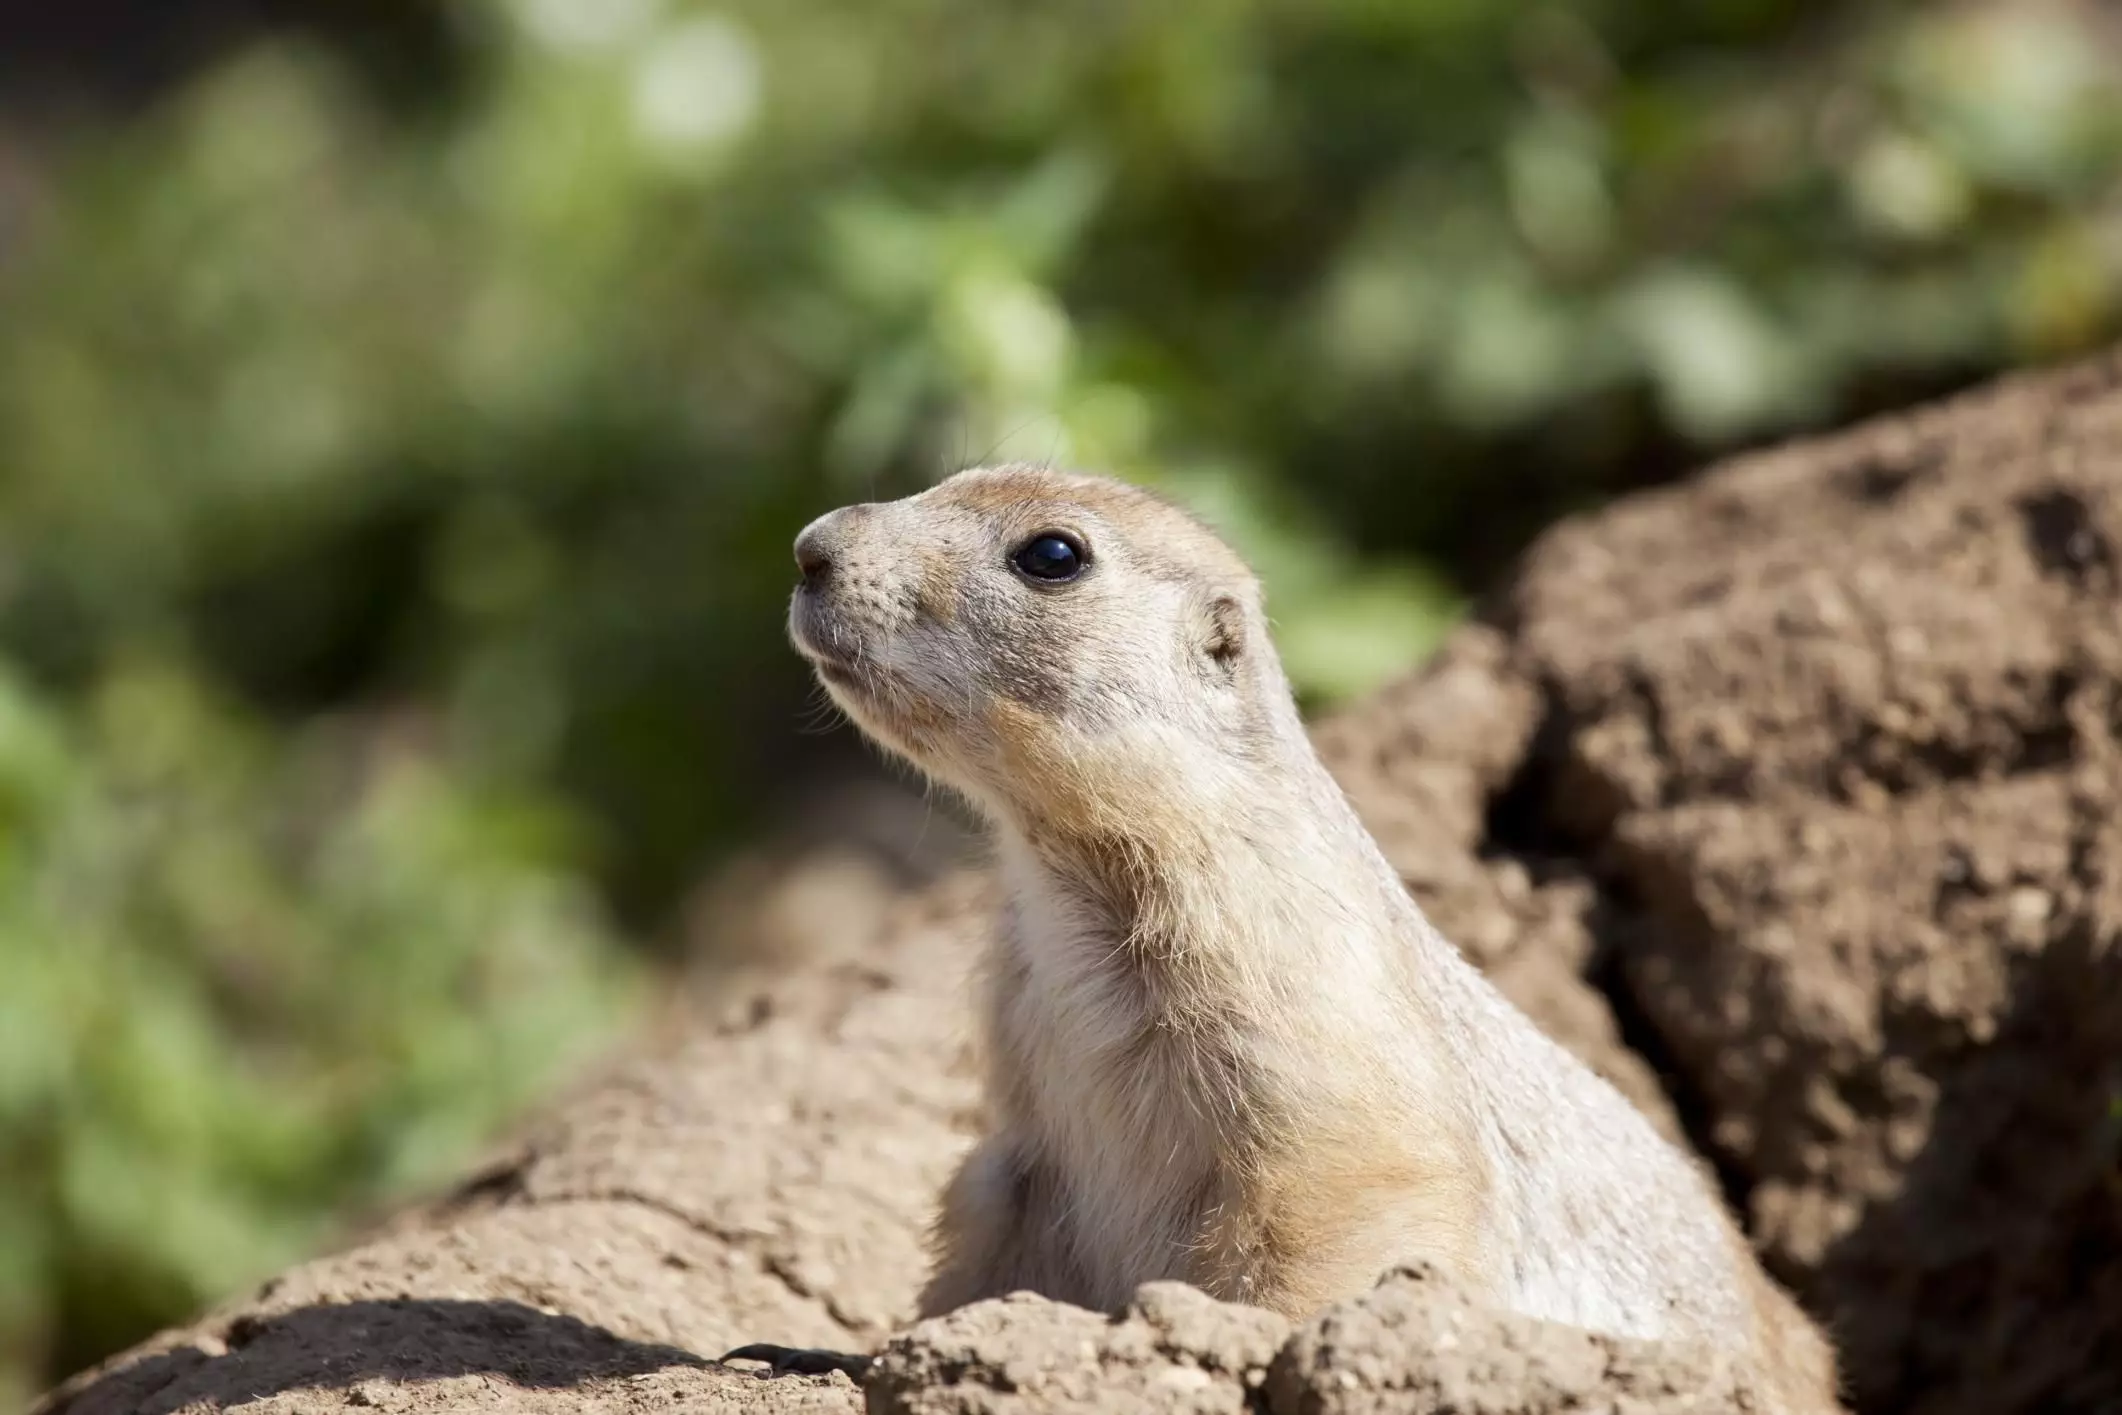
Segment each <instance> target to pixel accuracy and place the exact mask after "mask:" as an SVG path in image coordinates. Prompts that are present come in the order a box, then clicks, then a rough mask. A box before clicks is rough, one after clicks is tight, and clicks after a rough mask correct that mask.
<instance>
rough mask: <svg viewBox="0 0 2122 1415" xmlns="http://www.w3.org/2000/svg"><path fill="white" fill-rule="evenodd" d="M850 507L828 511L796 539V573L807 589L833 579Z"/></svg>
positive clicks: (804, 529)
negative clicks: (834, 564)
mask: <svg viewBox="0 0 2122 1415" xmlns="http://www.w3.org/2000/svg"><path fill="white" fill-rule="evenodd" d="M852 509H853V508H851V507H842V508H841V509H840V510H838V511H828V512H826V513H825V514H824V515H823V516H820V517H819V518H818V519H817V520H815V521H813V522H811V523H810V524H809V525H807V526H805V527H804V528H803V531H802V533H801V534H799V535H798V536H797V537H796V569H797V571H798V572H799V573H800V574H801V575H802V576H803V583H804V584H806V585H822V584H824V583H825V581H826V580H827V579H828V578H829V577H830V576H831V575H832V572H833V561H834V560H835V559H836V558H837V557H838V554H839V551H840V542H841V540H842V538H843V534H842V530H841V527H842V526H843V524H844V521H843V518H844V517H845V516H846V515H847V512H848V511H849V510H852Z"/></svg>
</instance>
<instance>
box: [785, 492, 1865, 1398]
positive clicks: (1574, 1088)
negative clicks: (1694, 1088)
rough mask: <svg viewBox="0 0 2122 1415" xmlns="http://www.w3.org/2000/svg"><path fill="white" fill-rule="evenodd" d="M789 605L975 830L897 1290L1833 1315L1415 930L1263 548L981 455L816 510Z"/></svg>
mask: <svg viewBox="0 0 2122 1415" xmlns="http://www.w3.org/2000/svg"><path fill="white" fill-rule="evenodd" d="M796 559H797V562H798V566H799V568H800V569H801V571H802V574H803V583H802V584H801V586H800V587H799V588H798V589H797V591H796V594H795V597H794V601H793V603H792V604H791V607H790V614H789V630H790V635H791V637H792V639H793V640H794V642H795V644H796V646H797V648H798V649H799V650H800V651H801V652H802V653H803V655H804V656H805V657H806V658H807V659H809V661H810V662H811V664H812V666H813V667H814V669H815V671H816V673H817V675H818V677H819V679H820V681H821V682H822V683H823V684H824V686H825V688H826V690H827V691H828V692H829V693H830V694H831V696H832V698H833V699H834V701H835V702H836V703H838V704H839V706H840V707H841V708H842V709H844V710H845V711H846V712H847V714H848V715H849V716H850V717H851V718H853V719H854V721H855V722H856V723H857V724H858V725H859V726H860V727H861V728H862V730H863V731H864V732H865V733H866V734H867V735H869V736H870V737H871V738H873V739H875V740H876V741H877V742H878V743H879V744H881V745H882V746H883V747H885V748H887V749H888V750H890V751H892V752H895V753H897V754H899V755H901V756H903V757H905V758H906V759H907V760H909V761H910V762H912V763H913V764H914V765H915V766H917V767H918V768H919V769H920V770H921V771H923V772H924V773H926V774H927V775H928V776H929V777H931V778H932V779H934V780H935V781H937V782H938V783H940V784H942V785H944V786H946V787H949V788H951V789H954V790H956V791H957V792H959V793H961V794H962V795H963V796H964V797H966V798H967V799H968V800H969V801H970V802H971V803H972V804H973V806H974V807H975V808H976V809H977V810H978V811H979V813H980V814H981V815H982V816H983V817H985V819H986V820H987V822H988V823H989V824H990V825H991V826H992V828H993V832H994V836H995V844H996V849H997V853H998V856H999V864H1000V869H1001V873H1002V877H1003V880H1004V883H1005V886H1006V891H1007V904H1006V906H1005V908H1004V911H1003V915H1002V918H1001V921H1000V927H999V929H998V931H997V933H996V936H995V938H994V941H993V943H992V946H991V949H990V955H989V957H988V960H987V977H986V984H985V985H986V992H987V995H986V1011H985V1022H986V1027H987V1032H988V1036H987V1042H988V1054H989V1061H988V1068H989V1069H988V1073H987V1077H986V1082H987V1100H988V1107H989V1111H990V1114H989V1121H988V1129H987V1132H986V1134H985V1135H984V1137H983V1138H982V1139H981V1141H980V1142H979V1144H978V1145H977V1146H976V1148H975V1149H974V1150H973V1152H972V1153H971V1154H970V1155H969V1156H968V1157H967V1158H966V1160H965V1161H964V1163H963V1165H962V1167H961V1168H960V1170H959V1171H958V1173H957V1174H956V1176H955V1177H954V1178H953V1179H952V1181H951V1183H950V1185H949V1187H948V1189H947V1191H946V1193H945V1195H944V1198H943V1201H942V1204H941V1211H940V1215H939V1217H938V1219H937V1222H936V1226H935V1230H934V1236H933V1250H934V1265H935V1266H934V1272H933V1275H932V1277H931V1279H930V1281H929V1283H928V1286H927V1288H926V1289H925V1291H924V1293H923V1294H922V1299H921V1308H922V1313H923V1315H932V1314H935V1313H938V1312H941V1311H945V1310H949V1309H951V1308H954V1307H957V1306H960V1305H963V1304H964V1303H966V1302H969V1301H973V1300H975V1299H978V1298H982V1297H989V1296H998V1295H1001V1294H1003V1293H1007V1292H1010V1291H1014V1290H1019V1289H1030V1290H1033V1291H1037V1292H1040V1293H1043V1294H1045V1295H1047V1296H1050V1297H1054V1298H1058V1299H1062V1300H1066V1301H1071V1302H1075V1303H1078V1304H1081V1305H1084V1306H1088V1307H1092V1308H1100V1309H1108V1310H1109V1309H1112V1308H1116V1307H1118V1306H1120V1305H1121V1304H1123V1303H1125V1302H1126V1300H1127V1299H1128V1298H1129V1297H1130V1296H1131V1295H1132V1293H1133V1291H1134V1289H1135V1288H1136V1286H1137V1285H1138V1284H1140V1283H1143V1282H1146V1281H1149V1280H1152V1279H1158V1278H1176V1279H1180V1280H1183V1281H1188V1282H1191V1283H1194V1284H1195V1285H1197V1286H1199V1287H1201V1288H1203V1289H1204V1290H1206V1291H1207V1292H1209V1293H1211V1294H1212V1295H1215V1296H1218V1297H1222V1298H1226V1299H1230V1300H1233V1301H1241V1302H1249V1303H1253V1304H1256V1305H1259V1306H1264V1307H1268V1308H1272V1309H1274V1310H1276V1311H1279V1312H1282V1313H1284V1314H1286V1315H1288V1316H1290V1317H1291V1318H1295V1319H1301V1318H1303V1317H1305V1316H1307V1315H1309V1314H1310V1313H1311V1312H1313V1311H1314V1310H1316V1309H1317V1308H1318V1307H1320V1306H1322V1305H1323V1304H1325V1303H1327V1302H1330V1301H1333V1300H1336V1299H1340V1298H1344V1297H1348V1296H1352V1295H1355V1294H1357V1293H1359V1292H1362V1291H1364V1290H1366V1289H1368V1288H1369V1287H1370V1286H1371V1285H1372V1284H1373V1283H1374V1282H1375V1281H1376V1280H1377V1278H1378V1276H1379V1275H1380V1274H1381V1273H1382V1272H1383V1271H1384V1270H1385V1269H1387V1268H1388V1267H1390V1266H1392V1265H1393V1264H1394V1263H1395V1262H1399V1261H1404V1260H1410V1259H1422V1258H1426V1259H1429V1260H1431V1261H1433V1262H1436V1263H1437V1264H1439V1265H1440V1266H1441V1267H1443V1268H1444V1269H1446V1270H1447V1271H1449V1272H1451V1273H1453V1274H1455V1275H1456V1276H1458V1277H1460V1278H1462V1279H1463V1280H1465V1281H1466V1282H1468V1283H1470V1284H1472V1285H1473V1286H1474V1287H1475V1288H1476V1289H1478V1290H1480V1291H1482V1292H1484V1293H1485V1294H1487V1296H1488V1297H1489V1299H1490V1300H1492V1301H1493V1302H1494V1303H1495V1304H1496V1305H1498V1306H1501V1307H1504V1308H1507V1309H1510V1310H1513V1311H1517V1312H1521V1313H1524V1314H1526V1315H1529V1316H1534V1317H1542V1318H1547V1319H1550V1320H1554V1321H1560V1322H1567V1323H1571V1324H1573V1325H1577V1326H1581V1327H1587V1328H1591V1329H1593V1330H1597V1331H1603V1332H1609V1333H1614V1334H1617V1335H1625V1336H1634V1337H1645V1338H1694V1339H1701V1340H1707V1341H1710V1342H1713V1343H1717V1344H1720V1345H1722V1346H1725V1347H1727V1348H1730V1349H1732V1350H1733V1351H1735V1352H1737V1353H1738V1354H1739V1355H1740V1356H1741V1357H1742V1358H1744V1359H1747V1360H1749V1361H1750V1362H1751V1363H1753V1364H1754V1366H1755V1367H1756V1369H1757V1370H1758V1371H1759V1373H1760V1378H1761V1380H1762V1382H1763V1388H1764V1393H1766V1394H1768V1396H1769V1398H1770V1399H1771V1400H1773V1401H1774V1402H1775V1403H1776V1404H1777V1405H1778V1406H1779V1407H1780V1408H1784V1409H1789V1410H1795V1411H1814V1410H1833V1409H1837V1408H1838V1406H1837V1405H1836V1402H1835V1395H1834V1387H1835V1380H1834V1375H1833V1369H1832V1359H1831V1356H1830V1354H1829V1352H1828V1349H1827V1346H1826V1343H1825V1342H1824V1341H1823V1340H1822V1339H1821V1338H1820V1336H1819V1335H1818V1334H1817V1333H1816V1332H1815V1330H1814V1329H1813V1328H1812V1326H1811V1325H1810V1324H1809V1323H1808V1322H1807V1321H1806V1319H1805V1317H1804V1316H1803V1315H1802V1314H1801V1313H1800V1312H1799V1310H1798V1308H1797V1306H1796V1304H1795V1303H1793V1302H1792V1301H1791V1300H1790V1299H1789V1298H1788V1297H1787V1296H1786V1295H1785V1294H1784V1293H1783V1292H1782V1291H1781V1289H1779V1288H1777V1287H1776V1286H1775V1285H1774V1284H1773V1283H1772V1282H1771V1281H1770V1280H1769V1279H1768V1277H1767V1276H1766V1275H1765V1274H1764V1273H1763V1272H1762V1271H1761V1269H1760V1268H1759V1267H1758V1266H1757V1264H1756V1263H1755V1260H1754V1257H1753V1255H1752V1253H1751V1251H1750V1249H1749V1248H1748V1247H1747V1245H1746V1243H1745V1241H1744V1239H1743V1238H1742V1237H1741V1236H1740V1234H1739V1232H1738V1230H1737V1229H1736V1227H1735V1226H1734V1225H1733V1223H1732V1222H1731V1220H1730V1218H1729V1216H1728V1215H1727V1214H1726V1213H1725V1211H1724V1208H1723V1205H1722V1203H1721V1201H1720V1200H1719V1199H1718V1197H1717V1196H1715V1194H1714V1193H1713V1192H1712V1191H1711V1190H1710V1189H1709V1187H1708V1186H1707V1185H1706V1184H1705V1182H1704V1181H1703V1179H1702V1177H1701V1175H1700V1174H1699V1172H1698V1171H1697V1169H1696V1168H1695V1166H1694V1165H1693V1164H1692V1163H1691V1162H1689V1161H1688V1160H1687V1159H1685V1158H1683V1157H1682V1156H1681V1155H1680V1154H1679V1153H1678V1152H1676V1151H1675V1150H1673V1149H1672V1148H1671V1147H1669V1146H1668V1145H1667V1144H1666V1143H1665V1142H1664V1141H1663V1140H1662V1139H1661V1138H1660V1137H1659V1136H1658V1135H1657V1133H1656V1132H1655V1131H1654V1130H1653V1129H1652V1127H1651V1126H1650V1125H1649V1123H1648V1122H1647V1121H1645V1120H1644V1119H1643V1118H1642V1116H1640V1115H1639V1114H1638V1113H1637V1112H1636V1110H1635V1109H1634V1108H1633V1107H1632V1106H1631V1105H1630V1104H1629V1103H1628V1102H1627V1101H1626V1100H1624V1099H1623V1098H1622V1097H1621V1095H1620V1094H1619V1093H1618V1092H1616V1091H1615V1090H1613V1089H1612V1088H1611V1087H1609V1086H1608V1085H1607V1084H1606V1083H1605V1082H1603V1081H1601V1080H1599V1079H1598V1078H1597V1077H1596V1076H1594V1075H1593V1074H1592V1072H1591V1071H1590V1070H1588V1069H1587V1068H1586V1067H1585V1066H1583V1065H1582V1064H1581V1063H1580V1062H1578V1061H1577V1060H1576V1059H1575V1058H1574V1057H1572V1056H1571V1055H1570V1054H1569V1053H1567V1052H1566V1051H1564V1050H1563V1049H1562V1048H1561V1047H1559V1046H1557V1045H1555V1044H1554V1043H1552V1042H1550V1041H1549V1040H1548V1039H1547V1037H1546V1036H1544V1035H1543V1034H1542V1033H1541V1032H1540V1031H1539V1030H1538V1029H1537V1028H1535V1027H1534V1026H1533V1024H1532V1023H1531V1021H1529V1020H1528V1019H1527V1018H1526V1017H1525V1016H1523V1015H1522V1014H1521V1013H1519V1012H1518V1011H1516V1010H1515V1009H1514V1008H1512V1007H1511V1006H1510V1004H1509V1003H1507V1002H1506V1001H1505V1000H1504V999H1503V998H1502V996H1501V995H1500V994H1498V993H1497V992H1496V991H1495V990H1494V988H1492V987H1491V986H1490V985H1489V984H1488V982H1487V981H1486V980H1485V979H1483V978H1482V977H1481V976H1480V974H1479V973H1478V972H1476V971H1475V970H1474V968H1473V967H1472V966H1471V965H1469V964H1468V963H1467V962H1465V960H1464V959H1463V958H1462V957H1461V956H1460V954H1459V953H1458V951H1457V950H1456V949H1455V948H1454V947H1453V946H1452V945H1451V944H1450V943H1449V942H1448V941H1446V940H1445V939H1444V938H1443V937H1442V935H1440V934H1439V933H1438V932H1437V931H1436V929H1435V928H1433V927H1432V926H1431V924H1430V923H1429V921H1428V919H1427V918H1426V917H1425V916H1424V915H1423V913H1422V911H1421V909H1420V907H1419V906H1418V905H1417V904H1416V903H1415V902H1414V900H1413V899H1412V898H1411V897H1410V896H1409V895H1408V893H1407V892H1406V890H1405V889H1404V888H1403V887H1402V885H1401V882H1400V880H1399V878H1398V876H1397V875H1396V874H1395V872H1394V871H1393V869H1392V867H1391V866H1390V865H1389V864H1388V863H1387V862H1386V860H1385V858H1384V856H1383V854H1382V853H1381V852H1380V851H1379V849H1378V848H1377V846H1376V844H1375V843H1374V842H1373V841H1372V839H1371V838H1370V835H1369V833H1368V832H1367V831H1366V830H1365V829H1364V828H1363V826H1362V824H1361V823H1360V822H1359V821H1358V820H1357V818H1356V815H1355V812H1354V811H1353V809H1352V808H1351V807H1350V806H1349V804H1348V802H1347V800H1346V798H1345V797H1344V796H1343V795H1342V793H1341V791H1340V789H1339V787H1338V786H1337V785H1336V784H1335V782H1334V781H1333V779H1332V777H1331V776H1329V775H1328V773H1327V771H1326V769H1325V767H1324V766H1323V765H1322V764H1321V763H1320V761H1319V759H1318V757H1317V756H1316V755H1315V754H1314V752H1313V750H1312V747H1311V743H1310V739H1309V737H1308V736H1307V734H1306V732H1305V728H1304V725H1303V723H1302V721H1301V720H1300V718H1299V716H1298V712H1297V709H1296V706H1295V704H1294V701H1293V699H1292V697H1291V694H1290V690H1289V685H1288V683H1287V680H1286V679H1285V678H1284V676H1283V673H1282V669H1281V665H1280V662H1279V660H1278V659H1277V657H1276V655H1275V651H1274V648H1273V646H1272V645H1271V643H1270V642H1269V637H1268V628H1267V620H1266V617H1265V615H1264V612H1263V608H1262V601H1261V593H1260V589H1259V586H1258V583H1257V581H1256V580H1255V578H1254V576H1253V575H1252V573H1251V571H1250V570H1249V569H1248V568H1247V566H1246V565H1245V563H1244V562H1243V561H1242V560H1241V559H1240V558H1239V557H1238V556H1237V555H1236V554H1235V553H1234V552H1233V551H1231V550H1230V549H1229V548H1228V547H1227V546H1226V545H1225V544H1224V543H1223V542H1222V541H1221V540H1219V539H1218V538H1217V537H1216V536H1215V535H1214V534H1213V533H1212V532H1211V531H1209V530H1208V529H1207V528H1206V527H1205V526H1203V525H1202V524H1201V523H1199V522H1198V521H1196V520H1195V519H1194V518H1193V517H1191V516H1190V515H1188V514H1187V513H1185V512H1184V511H1182V510H1180V509H1179V508H1177V507H1175V506H1173V505H1171V504H1169V503H1167V502H1165V501H1163V500H1161V499H1158V498H1156V497H1153V496H1152V495H1150V494H1148V493H1146V492H1143V491H1141V490H1138V489H1135V488H1132V487H1129V486H1126V485H1123V484H1121V483H1117V482H1112V481H1106V480H1103V479H1099V478H1093V477H1085V476H1076V475H1070V474H1064V473H1060V472H1055V471H1051V470H1046V469H1042V468H1032V467H1024V466H1006V467H997V468H983V469H975V470H972V471H967V472H961V473H959V474H958V475H956V476H954V477H952V478H950V479H949V480H948V481H945V482H943V483H942V484H940V485H938V486H936V487H934V488H932V489H930V490H928V491H925V492H923V493H921V494H920V495H917V496H912V497H908V498H906V499H904V500H900V501H893V502H887V503H881V504H871V505H860V506H850V507H846V508H844V509H842V510H839V511H835V512H832V513H830V514H829V515H826V516H824V517H821V518H820V519H819V520H817V521H815V522H813V523H812V524H811V525H810V526H809V527H807V528H806V529H805V530H804V531H803V533H802V535H801V536H800V537H799V538H798V540H797V542H796Z"/></svg>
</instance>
